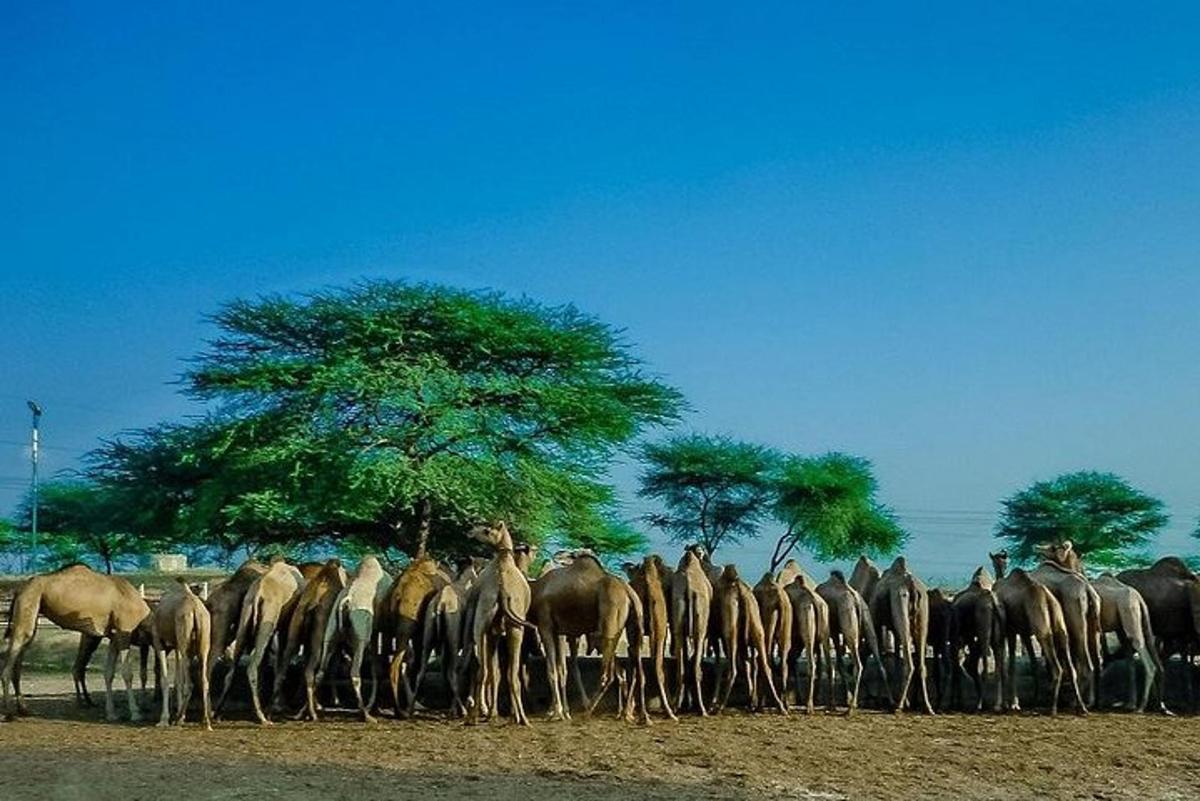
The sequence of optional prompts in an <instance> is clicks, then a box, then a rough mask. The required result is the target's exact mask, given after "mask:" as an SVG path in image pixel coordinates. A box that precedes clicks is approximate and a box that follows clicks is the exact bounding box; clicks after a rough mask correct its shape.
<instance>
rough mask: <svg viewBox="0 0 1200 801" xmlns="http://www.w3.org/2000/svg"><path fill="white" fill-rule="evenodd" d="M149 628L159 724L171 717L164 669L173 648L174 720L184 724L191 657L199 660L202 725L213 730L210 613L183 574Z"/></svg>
mask: <svg viewBox="0 0 1200 801" xmlns="http://www.w3.org/2000/svg"><path fill="white" fill-rule="evenodd" d="M150 631H151V637H152V638H153V641H154V655H155V658H156V659H157V661H158V669H159V672H160V674H161V677H160V680H159V685H160V687H161V689H162V714H161V715H160V716H159V719H158V725H159V726H166V725H167V724H168V723H169V722H170V718H171V702H170V693H169V691H168V685H169V684H170V681H169V680H168V678H169V676H170V674H169V673H168V671H167V652H168V651H171V650H173V651H175V706H176V707H177V708H178V710H179V716H178V717H177V718H176V719H175V723H176V724H178V725H181V726H182V725H183V721H184V719H185V718H186V717H187V708H188V703H189V702H190V701H191V699H192V670H191V666H192V657H193V656H195V657H197V658H198V659H199V661H200V672H199V675H200V700H201V703H202V704H203V708H204V728H206V729H208V730H209V731H212V704H211V703H210V699H209V693H208V655H209V653H210V650H209V646H210V644H211V643H210V640H211V638H212V617H211V615H210V614H209V611H208V607H206V606H205V605H204V601H201V600H200V596H198V595H196V594H195V593H194V592H192V588H191V587H189V586H188V584H187V582H186V581H184V580H183V579H182V578H180V579H177V589H174V590H168V591H167V593H166V594H165V595H163V597H162V600H161V601H159V602H158V606H157V607H155V609H154V613H153V614H152V615H151V616H150Z"/></svg>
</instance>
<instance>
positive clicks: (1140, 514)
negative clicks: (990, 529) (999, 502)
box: [996, 472, 1167, 564]
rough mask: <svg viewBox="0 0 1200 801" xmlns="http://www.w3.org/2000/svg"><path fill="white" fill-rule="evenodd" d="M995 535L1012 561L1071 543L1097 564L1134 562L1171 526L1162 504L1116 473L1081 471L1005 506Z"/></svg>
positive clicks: (1017, 496)
mask: <svg viewBox="0 0 1200 801" xmlns="http://www.w3.org/2000/svg"><path fill="white" fill-rule="evenodd" d="M1003 506H1004V510H1003V512H1002V513H1001V517H1000V523H999V525H998V526H997V527H996V536H997V537H1000V538H1002V539H1005V540H1008V542H1009V543H1010V544H1011V547H1012V550H1013V556H1014V557H1015V558H1017V559H1018V560H1021V561H1026V560H1029V559H1032V558H1033V557H1034V555H1035V551H1034V549H1035V548H1036V546H1038V545H1041V544H1046V543H1061V542H1065V541H1067V540H1070V541H1071V543H1072V544H1073V545H1074V548H1075V550H1076V551H1077V552H1078V553H1079V554H1080V555H1081V556H1085V557H1087V559H1088V561H1089V562H1090V563H1093V564H1096V560H1097V559H1100V560H1109V561H1110V562H1111V561H1112V560H1114V559H1117V558H1121V559H1135V558H1136V555H1135V556H1129V554H1130V551H1131V550H1134V549H1141V548H1144V547H1145V546H1147V545H1149V543H1150V542H1151V540H1152V539H1153V537H1154V536H1155V535H1156V534H1157V533H1158V530H1159V529H1160V528H1162V527H1163V526H1164V525H1166V523H1167V515H1166V514H1165V513H1164V511H1163V504H1162V502H1161V501H1160V500H1158V499H1157V498H1153V497H1151V496H1149V495H1147V494H1145V493H1143V492H1141V491H1140V490H1138V489H1136V488H1134V487H1133V486H1131V485H1130V484H1129V483H1128V482H1126V481H1125V480H1124V479H1122V478H1120V477H1118V476H1115V475H1113V474H1112V473H1096V472H1079V473H1068V474H1066V475H1061V476H1059V477H1057V478H1055V479H1053V480H1051V481H1039V482H1036V483H1034V484H1032V485H1031V486H1029V487H1028V488H1026V489H1023V490H1021V491H1020V492H1017V493H1016V494H1014V495H1013V496H1012V497H1010V498H1008V499H1007V500H1005V501H1004V503H1003Z"/></svg>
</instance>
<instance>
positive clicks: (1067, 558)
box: [1039, 540, 1166, 712]
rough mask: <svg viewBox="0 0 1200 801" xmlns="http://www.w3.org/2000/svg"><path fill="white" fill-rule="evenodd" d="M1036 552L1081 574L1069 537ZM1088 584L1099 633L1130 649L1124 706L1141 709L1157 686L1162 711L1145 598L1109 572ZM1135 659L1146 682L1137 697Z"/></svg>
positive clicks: (1159, 666)
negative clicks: (1097, 609)
mask: <svg viewBox="0 0 1200 801" xmlns="http://www.w3.org/2000/svg"><path fill="white" fill-rule="evenodd" d="M1039 552H1040V553H1042V554H1043V555H1044V556H1045V557H1046V558H1048V559H1050V560H1051V561H1052V562H1054V563H1055V564H1057V565H1060V566H1062V567H1064V568H1066V569H1067V570H1071V571H1073V572H1075V573H1078V574H1079V575H1081V576H1082V575H1083V562H1082V560H1081V559H1080V558H1079V554H1078V553H1077V552H1076V551H1075V549H1074V546H1073V545H1072V543H1071V541H1070V540H1067V541H1066V542H1062V543H1056V544H1050V545H1046V546H1044V547H1043V548H1041V549H1040V550H1039ZM1092 588H1093V589H1094V590H1095V591H1096V594H1097V595H1099V596H1100V631H1101V633H1102V634H1107V633H1109V632H1112V633H1115V634H1116V635H1117V636H1118V637H1119V638H1120V640H1121V642H1122V643H1123V644H1124V645H1126V646H1128V648H1129V650H1130V660H1131V662H1130V669H1129V700H1128V708H1129V709H1131V710H1136V711H1138V712H1144V711H1145V710H1146V704H1147V703H1149V701H1150V692H1151V690H1152V689H1154V688H1155V687H1157V689H1158V705H1159V709H1160V710H1163V711H1165V710H1166V704H1165V703H1164V702H1163V695H1162V676H1163V665H1162V662H1161V661H1160V660H1159V656H1158V649H1157V648H1156V647H1155V644H1154V629H1153V627H1152V625H1151V622H1150V609H1149V607H1148V606H1147V605H1146V601H1145V600H1144V599H1143V598H1142V596H1141V594H1140V593H1139V592H1138V591H1137V590H1135V589H1134V588H1133V587H1131V586H1129V585H1128V584H1125V583H1124V582H1122V581H1119V580H1118V579H1117V578H1116V577H1114V576H1112V575H1109V574H1105V575H1103V576H1100V577H1099V578H1095V579H1092ZM1138 663H1140V664H1141V665H1142V669H1143V670H1144V671H1145V673H1146V686H1145V689H1144V690H1143V691H1142V695H1141V699H1140V700H1139V699H1138V696H1137V669H1136V665H1137V664H1138Z"/></svg>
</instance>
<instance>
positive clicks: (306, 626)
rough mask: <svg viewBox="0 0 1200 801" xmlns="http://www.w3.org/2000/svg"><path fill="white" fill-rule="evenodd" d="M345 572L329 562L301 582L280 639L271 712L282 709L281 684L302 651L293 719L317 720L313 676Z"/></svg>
mask: <svg viewBox="0 0 1200 801" xmlns="http://www.w3.org/2000/svg"><path fill="white" fill-rule="evenodd" d="M346 583H347V580H346V571H345V569H343V568H342V563H341V561H340V560H338V559H330V560H329V561H328V562H326V563H325V566H324V567H322V568H321V570H320V572H318V573H317V574H316V575H315V576H313V577H312V579H311V580H309V581H307V582H305V584H304V589H303V590H301V591H300V597H299V598H297V599H296V606H295V608H294V609H293V610H292V613H291V615H290V616H289V617H288V629H287V636H286V638H285V640H284V643H285V645H284V646H283V652H282V656H280V657H279V660H278V663H277V664H278V665H279V669H278V670H276V671H275V686H274V688H273V689H272V690H271V709H272V710H278V709H281V708H282V706H283V683H284V681H285V679H286V678H287V672H288V667H289V666H290V665H291V664H292V660H293V659H295V658H296V655H297V654H298V653H300V649H301V648H303V649H304V698H305V700H304V705H303V706H302V707H301V708H300V711H299V713H298V714H297V715H296V717H297V718H300V717H302V716H305V715H307V716H308V719H309V720H313V721H315V720H316V719H317V673H318V671H319V670H320V667H321V653H322V651H323V650H324V647H325V631H326V629H327V627H328V625H329V619H330V618H331V617H332V615H333V604H334V601H336V600H337V597H338V594H339V593H340V592H341V591H342V590H343V589H345V588H346Z"/></svg>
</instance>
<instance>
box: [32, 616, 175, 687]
mask: <svg viewBox="0 0 1200 801" xmlns="http://www.w3.org/2000/svg"><path fill="white" fill-rule="evenodd" d="M152 611H153V610H152ZM103 642H104V638H103V637H95V636H92V635H91V634H80V635H79V647H78V649H76V651H75V662H74V663H73V664H72V665H71V682H72V684H73V685H74V687H75V702H76V703H77V704H80V705H81V706H94V705H95V704H94V703H93V702H92V696H91V694H90V693H88V688H87V669H88V664H89V663H90V662H91V661H92V656H94V655H95V653H96V650H97V649H98V648H99V647H100V644H101V643H103ZM129 645H130V646H131V647H132V646H137V649H138V655H139V656H140V657H141V658H140V660H139V663H140V671H141V680H142V681H141V688H142V695H143V696H144V695H145V694H146V684H147V681H148V673H147V668H148V665H149V663H150V651H151V650H152V648H153V645H154V643H153V642H151V639H150V632H149V631H148V630H147V629H146V628H145V627H144V626H139V627H138V628H136V629H134V631H133V636H131V637H130V638H129ZM14 678H16V677H15V676H14Z"/></svg>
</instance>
